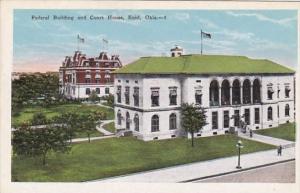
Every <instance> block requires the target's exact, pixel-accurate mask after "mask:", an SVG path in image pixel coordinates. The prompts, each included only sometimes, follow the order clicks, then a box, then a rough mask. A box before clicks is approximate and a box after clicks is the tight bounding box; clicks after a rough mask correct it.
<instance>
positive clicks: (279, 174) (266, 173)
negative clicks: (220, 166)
mask: <svg viewBox="0 0 300 193" xmlns="http://www.w3.org/2000/svg"><path fill="white" fill-rule="evenodd" d="M195 182H197V183H208V182H221V183H226V182H229V183H230V182H248V183H249V182H250V183H251V182H254V183H256V182H258V183H259V182H261V183H268V182H269V183H294V182H295V161H290V162H286V163H280V164H276V165H272V166H267V167H262V168H257V169H253V170H248V171H243V172H239V173H234V174H228V175H224V176H219V177H214V178H209V179H205V180H200V181H195Z"/></svg>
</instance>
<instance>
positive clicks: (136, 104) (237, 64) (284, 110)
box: [114, 46, 295, 141]
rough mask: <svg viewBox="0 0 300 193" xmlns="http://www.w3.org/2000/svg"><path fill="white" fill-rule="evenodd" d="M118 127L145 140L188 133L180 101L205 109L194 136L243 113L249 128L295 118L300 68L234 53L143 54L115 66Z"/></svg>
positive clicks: (219, 130) (235, 122)
mask: <svg viewBox="0 0 300 193" xmlns="http://www.w3.org/2000/svg"><path fill="white" fill-rule="evenodd" d="M114 74H115V81H114V90H115V108H114V111H115V127H116V128H117V129H118V130H130V131H132V132H133V135H135V136H137V138H138V139H142V140H144V141H148V140H156V139H167V138H174V137H179V136H185V135H187V133H185V132H184V130H183V129H182V128H181V118H180V113H181V105H182V104H183V103H189V104H191V103H193V104H195V105H196V106H199V107H203V108H204V109H205V110H206V116H207V120H206V121H207V123H208V124H207V125H206V126H205V127H204V128H203V129H202V130H201V131H200V132H199V133H196V134H195V136H197V137H200V136H211V135H219V134H225V133H228V131H229V128H231V127H235V128H238V127H239V123H240V119H243V121H244V122H245V124H246V125H247V127H248V128H249V129H252V130H256V129H267V128H272V127H276V126H278V125H279V124H284V123H288V122H294V120H295V115H294V106H295V100H294V98H295V97H294V95H295V92H294V88H295V72H294V71H293V70H292V69H290V68H288V67H286V66H283V65H280V64H278V63H275V62H273V61H270V60H266V59H253V58H248V57H246V56H230V55H198V54H191V55H184V54H183V49H182V48H181V47H179V46H176V47H174V48H173V49H171V56H170V57H168V56H159V57H142V58H140V59H138V60H136V61H134V62H132V63H130V64H128V65H126V66H124V67H123V68H121V69H119V70H117V71H115V72H114Z"/></svg>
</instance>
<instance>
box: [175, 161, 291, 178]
mask: <svg viewBox="0 0 300 193" xmlns="http://www.w3.org/2000/svg"><path fill="white" fill-rule="evenodd" d="M290 161H295V158H293V159H287V160H282V161H278V162H273V163H268V164H263V165H259V166H253V167H249V168H245V169H240V170H235V171H230V172H224V173H220V174H214V175H209V176H204V177H200V178H193V179H189V180H184V181H179V182H177V183H187V182H193V181H198V180H204V179H209V178H214V177H219V176H224V175H228V174H234V173H239V172H244V171H248V170H253V169H257V168H263V167H266V166H272V165H276V164H280V163H285V162H290Z"/></svg>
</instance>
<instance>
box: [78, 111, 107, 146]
mask: <svg viewBox="0 0 300 193" xmlns="http://www.w3.org/2000/svg"><path fill="white" fill-rule="evenodd" d="M101 119H103V113H102V112H98V111H92V112H90V113H89V114H82V115H80V116H79V120H80V126H79V128H80V129H81V130H83V131H85V132H86V133H87V136H88V139H89V143H90V142H91V137H90V136H91V133H92V131H93V130H95V129H96V127H97V124H98V123H99V120H101Z"/></svg>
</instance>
